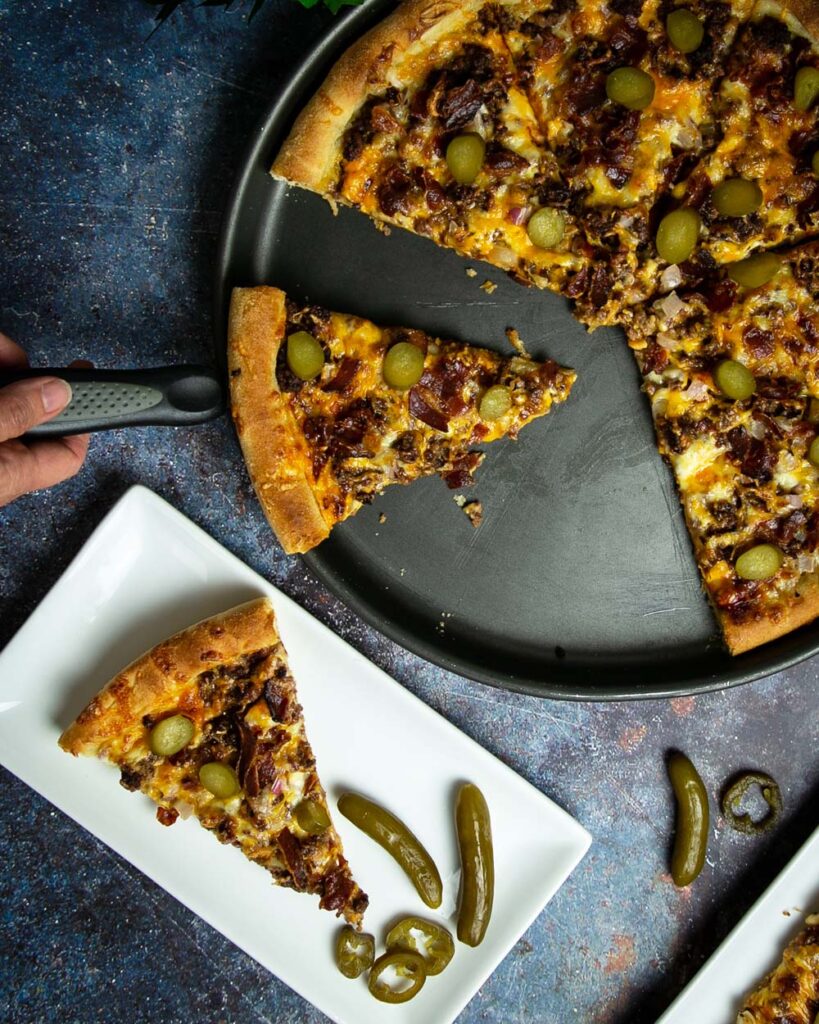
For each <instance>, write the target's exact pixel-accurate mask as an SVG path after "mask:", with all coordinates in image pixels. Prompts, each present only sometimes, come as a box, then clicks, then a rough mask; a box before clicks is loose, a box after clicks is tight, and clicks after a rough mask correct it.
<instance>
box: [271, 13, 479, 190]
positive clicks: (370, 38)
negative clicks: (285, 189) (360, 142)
mask: <svg viewBox="0 0 819 1024" xmlns="http://www.w3.org/2000/svg"><path fill="white" fill-rule="evenodd" d="M482 6H483V3H481V2H476V0H465V2H458V0H406V2H405V3H403V4H402V5H401V6H400V7H399V8H398V9H397V10H396V11H395V12H394V13H393V14H391V15H390V16H389V17H388V18H385V19H384V21H381V22H379V23H378V24H377V25H376V26H375V27H374V28H372V29H371V30H370V31H369V32H368V33H367V34H366V35H364V36H362V37H361V39H359V40H358V42H356V43H354V44H353V45H352V46H351V47H350V49H349V50H347V51H346V52H345V53H344V54H343V55H342V56H341V58H340V59H339V60H338V62H337V63H336V64H335V65H334V67H333V69H332V70H331V71H330V74H329V75H328V76H327V78H326V79H325V81H324V82H323V83H322V85H321V88H320V89H319V90H318V92H317V93H316V94H315V95H314V96H313V98H312V99H311V100H310V102H309V103H308V104H307V106H306V107H305V108H304V110H303V111H302V112H301V114H300V115H299V117H298V119H297V120H296V123H295V124H294V125H293V128H292V130H291V132H290V135H289V136H288V137H287V139H286V140H285V142H284V145H283V146H282V148H281V150H280V151H279V155H278V156H277V157H276V160H275V162H274V164H273V167H272V168H271V171H270V173H271V174H272V175H273V177H274V178H281V179H282V180H284V181H287V182H288V183H290V184H295V185H301V186H303V187H304V188H309V189H312V190H317V191H320V192H322V191H332V187H333V186H334V185H335V178H336V167H337V163H338V156H339V149H340V142H341V138H342V136H343V135H344V132H345V131H346V129H347V126H348V125H349V123H350V120H351V119H352V117H353V115H354V114H355V112H356V111H357V110H358V109H359V107H360V106H361V105H362V104H363V103H364V102H365V101H366V100H367V98H368V97H369V96H371V95H377V94H378V93H379V92H381V91H383V90H384V89H386V88H387V87H388V85H389V84H390V80H389V78H388V75H389V74H390V72H394V70H395V66H396V63H397V58H398V56H399V55H403V54H404V53H406V51H407V50H408V49H409V47H410V46H412V45H413V44H414V43H416V42H417V41H418V40H419V39H421V38H422V37H423V36H427V37H428V38H427V42H428V41H429V35H430V33H431V32H433V30H434V32H435V34H436V35H437V34H439V33H442V32H444V31H449V32H452V31H457V29H458V26H459V25H466V24H468V22H469V21H470V20H471V19H472V17H473V16H474V14H475V13H476V12H477V11H478V10H480V8H481V7H482ZM424 74H425V72H423V71H422V72H420V73H419V78H421V77H423V75H424Z"/></svg>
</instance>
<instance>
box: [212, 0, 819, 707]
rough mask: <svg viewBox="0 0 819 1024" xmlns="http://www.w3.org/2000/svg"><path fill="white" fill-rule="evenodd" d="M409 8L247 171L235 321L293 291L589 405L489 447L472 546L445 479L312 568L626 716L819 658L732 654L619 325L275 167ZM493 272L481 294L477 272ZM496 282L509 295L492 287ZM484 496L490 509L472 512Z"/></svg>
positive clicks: (341, 40)
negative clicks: (557, 385)
mask: <svg viewBox="0 0 819 1024" xmlns="http://www.w3.org/2000/svg"><path fill="white" fill-rule="evenodd" d="M392 6H393V5H392V4H390V3H386V2H380V0H373V2H371V3H368V4H366V5H365V6H363V7H361V8H358V9H357V10H355V11H354V12H352V13H351V14H349V15H347V16H346V17H344V18H343V19H342V20H340V21H339V22H338V23H337V24H336V25H334V27H333V29H332V30H331V31H330V32H329V33H328V34H327V35H326V36H325V37H324V38H323V39H322V40H321V41H320V42H319V43H318V44H317V45H316V46H315V48H314V49H313V51H312V52H311V53H310V54H309V55H308V56H307V57H306V58H305V60H304V62H303V63H302V65H301V66H300V68H299V69H298V70H297V71H296V73H295V74H294V75H293V78H292V79H291V81H290V83H289V85H288V86H287V88H286V89H285V91H284V92H283V93H282V95H281V96H279V98H278V99H277V100H276V102H275V103H274V104H273V106H272V107H271V109H270V111H269V113H268V114H267V116H266V117H265V119H264V121H263V122H262V124H261V125H260V126H259V130H258V133H257V135H256V136H255V137H254V139H253V141H252V144H251V146H250V148H249V150H248V152H247V154H246V156H245V158H244V161H243V164H242V167H241V171H240V173H239V176H238V179H237V182H236V184H235V187H234V190H233V193H232V195H231V197H230V199H229V203H228V208H227V212H226V216H225V221H224V226H223V233H222V238H221V244H220V250H219V256H218V267H217V280H216V297H215V301H216V307H215V324H216V331H217V351H224V337H225V324H226V319H227V307H228V302H229V296H230V289H231V288H232V287H233V286H236V285H252V284H262V283H267V284H275V285H277V286H278V287H280V288H283V289H284V290H285V291H287V292H288V293H289V294H290V295H292V296H293V297H294V298H296V299H298V300H305V301H310V302H314V303H319V304H321V305H324V306H326V307H328V308H330V309H335V310H340V311H344V312H350V313H356V314H358V315H360V316H364V317H367V318H369V319H372V320H374V321H375V322H376V323H380V324H385V325H386V324H402V325H408V326H414V327H420V328H423V329H424V330H427V331H430V332H432V333H435V334H437V335H439V336H441V337H451V338H459V339H463V340H468V341H472V342H477V343H480V344H484V345H486V346H488V347H491V348H494V349H497V350H499V351H511V349H510V348H509V344H508V342H507V340H506V337H505V333H504V331H505V328H507V327H514V328H516V329H517V330H518V331H519V333H520V335H521V337H522V339H523V340H524V342H525V343H526V344H527V346H528V347H529V348H530V350H531V351H532V353H533V354H534V355H535V356H538V357H544V356H551V357H553V358H555V359H557V360H558V361H559V362H561V363H562V364H564V365H566V366H571V367H574V368H575V369H576V370H577V371H578V381H577V384H576V385H575V388H574V391H573V393H572V395H571V397H570V399H569V401H568V402H567V403H566V404H565V405H563V406H559V407H556V408H555V409H553V411H552V413H551V414H550V415H549V416H547V417H545V418H544V419H541V420H539V421H537V422H535V423H533V424H531V425H530V426H528V427H526V428H525V429H524V430H523V432H522V433H521V435H520V438H519V440H518V441H516V442H513V441H501V442H498V443H496V444H494V445H490V446H489V447H488V448H487V458H486V461H485V463H484V465H483V467H482V468H481V469H480V470H479V471H478V474H477V484H476V486H475V487H474V488H472V492H473V493H474V497H477V498H479V499H480V500H481V502H482V503H483V511H484V520H483V524H482V525H481V526H480V527H479V528H478V529H474V528H473V527H472V525H471V524H470V522H469V520H468V519H467V517H466V516H465V515H464V513H463V512H462V511H461V509H460V508H459V507H458V506H457V505H456V503H455V502H454V501H453V492H451V491H449V490H447V488H446V486H445V485H444V483H443V481H441V480H439V479H437V478H434V479H427V480H422V481H419V482H418V483H415V484H413V485H412V486H411V487H391V488H388V489H387V491H386V492H385V493H384V494H383V495H382V496H381V497H379V498H378V499H376V501H375V502H374V504H373V505H372V506H370V507H368V508H365V509H363V510H362V511H361V512H359V513H358V515H356V516H355V517H354V518H353V519H351V520H349V521H348V522H346V523H344V524H342V525H341V526H339V527H337V528H336V529H335V530H334V531H333V534H332V536H331V537H330V539H329V540H327V541H325V542H324V543H323V544H321V545H320V546H319V547H318V548H316V549H315V550H314V551H311V552H310V553H309V554H308V555H306V556H305V561H306V562H307V564H308V565H309V566H310V568H311V569H312V570H313V571H314V572H315V573H316V574H317V575H318V576H319V577H320V579H321V580H322V581H323V582H324V583H325V584H326V585H327V586H328V587H329V589H330V590H331V591H333V593H335V594H336V595H337V596H338V597H339V598H341V600H343V601H344V602H345V603H346V604H348V605H349V606H350V607H351V608H352V609H354V610H355V611H356V612H357V613H358V614H359V615H361V616H362V617H363V618H364V619H366V620H367V621H368V622H369V623H370V624H372V625H373V626H375V628H376V629H378V630H380V631H381V632H382V633H385V634H386V635H387V636H389V637H391V638H392V639H393V640H395V641H397V642H398V643H399V644H401V645H402V646H404V647H406V648H408V649H409V650H411V651H414V652H415V653H416V654H419V655H421V656H422V657H424V658H427V659H428V660H430V661H432V662H435V663H437V664H438V665H441V666H443V667H444V668H447V669H450V670H452V671H454V672H458V673H460V674H462V675H465V676H469V677H471V678H474V679H478V680H481V681H482V682H485V683H490V684H492V685H495V686H500V687H505V688H508V689H512V690H518V691H522V692H525V693H529V694H535V695H538V696H542V697H557V698H570V699H578V700H614V699H623V698H648V697H658V696H677V695H682V694H690V693H695V692H698V691H705V690H714V689H720V688H723V687H727V686H732V685H735V684H737V683H742V682H747V681H749V680H751V679H756V678H759V677H760V676H765V675H769V674H771V673H773V672H776V671H779V670H781V669H784V668H787V667H788V666H789V665H792V664H795V663H796V662H798V661H800V660H802V659H804V658H806V657H808V656H810V655H812V654H814V653H816V651H817V650H819V624H814V625H811V626H808V627H805V628H803V629H802V630H800V631H798V632H796V633H794V634H791V635H790V636H787V637H785V638H783V639H781V640H779V641H776V642H775V643H772V644H769V645H767V646H765V647H763V648H761V649H758V650H756V651H753V652H750V653H748V654H745V655H742V656H740V657H737V658H732V657H731V656H730V655H729V654H728V653H727V652H726V650H725V648H724V647H723V645H722V642H721V640H720V638H719V632H718V629H717V626H716V622H715V620H714V617H713V615H712V613H711V611H710V608H709V605H708V602H707V600H706V598H705V596H704V594H703V592H702V589H701V586H700V581H699V576H698V573H697V569H696V566H695V563H694V559H693V556H692V552H691V546H690V543H689V539H688V536H687V534H686V530H685V526H684V523H683V518H682V512H681V509H680V505H679V501H678V499H677V496H676V492H675V489H674V484H673V480H672V478H671V474H670V472H669V470H668V469H667V467H666V466H665V464H664V463H663V461H662V460H661V458H660V457H659V455H658V454H657V452H656V449H655V445H654V434H653V429H652V425H651V419H650V415H649V410H648V404H647V402H646V400H645V399H644V396H643V395H642V394H641V393H640V383H639V378H638V374H637V369H636V365H635V363H634V360H633V358H632V356H631V353H630V351H629V349H628V348H627V346H626V344H625V342H624V339H623V336H622V334H621V333H620V331H619V330H617V329H604V330H598V331H596V332H594V333H593V334H588V333H587V332H586V331H585V329H584V328H583V327H582V326H581V325H580V324H579V323H577V322H576V321H575V320H574V319H573V318H572V316H571V314H570V312H569V307H568V305H567V303H566V302H565V301H564V300H563V299H561V298H560V297H558V296H556V295H552V294H550V293H545V292H537V291H535V290H533V289H527V288H524V287H522V286H521V285H518V284H516V283H514V282H513V281H511V280H510V279H508V278H506V277H505V276H504V275H503V274H502V273H501V272H500V271H497V270H495V269H493V268H491V267H488V266H487V265H485V264H480V263H478V264H470V263H468V262H467V261H465V260H464V259H462V258H461V257H459V256H457V255H455V254H454V253H451V252H448V251H445V250H443V249H440V248H438V247H437V246H435V245H434V244H433V243H432V242H430V241H428V240H426V239H422V238H417V237H415V236H413V235H411V234H409V233H406V232H403V231H400V230H397V229H396V230H393V231H392V232H391V233H390V234H389V235H387V234H385V233H382V232H379V231H378V230H376V228H375V226H374V225H373V224H372V223H371V222H370V220H369V219H368V218H367V217H365V216H364V215H363V214H360V213H358V212H356V211H353V210H348V209H341V210H339V212H338V214H337V215H334V214H333V212H332V210H331V208H330V206H329V205H328V204H327V203H326V202H324V201H323V200H322V199H320V198H319V197H317V196H314V195H312V194H310V193H307V192H304V191H301V190H299V189H295V188H287V187H285V186H284V185H282V184H280V183H277V182H274V181H273V180H272V179H271V178H270V176H269V174H268V168H269V167H270V164H271V163H272V160H273V157H274V155H275V153H276V150H277V148H278V146H279V145H280V144H281V142H282V140H283V139H284V137H285V135H286V134H287V132H288V130H289V128H290V126H291V124H292V122H293V120H294V118H295V117H296V115H297V114H298V112H299V110H300V109H301V108H302V106H303V105H304V104H305V103H306V102H307V101H308V99H309V98H310V96H311V95H312V94H313V92H314V91H315V89H316V88H317V87H318V85H319V84H320V82H321V81H322V79H323V77H324V75H325V74H326V73H327V71H328V69H329V68H330V66H331V65H332V64H333V62H334V61H335V60H336V59H337V58H338V57H339V56H340V54H341V53H342V51H343V50H344V49H345V48H346V47H347V46H348V45H350V43H351V42H353V40H354V39H355V38H357V37H358V36H359V35H361V34H362V32H364V31H365V30H366V29H367V28H368V27H369V26H370V25H371V24H372V23H374V22H375V21H376V20H378V19H379V18H380V17H382V16H383V15H384V14H385V13H386V12H387V11H388V10H389V9H390V8H391V7H392ZM469 266H474V269H475V270H477V276H476V277H469V276H467V274H466V270H467V267H469ZM487 280H489V281H492V282H493V283H495V284H496V285H497V288H496V290H495V291H494V292H492V293H491V294H490V293H489V291H488V290H483V289H481V288H480V285H481V284H482V283H483V282H485V281H487ZM470 496H472V495H470Z"/></svg>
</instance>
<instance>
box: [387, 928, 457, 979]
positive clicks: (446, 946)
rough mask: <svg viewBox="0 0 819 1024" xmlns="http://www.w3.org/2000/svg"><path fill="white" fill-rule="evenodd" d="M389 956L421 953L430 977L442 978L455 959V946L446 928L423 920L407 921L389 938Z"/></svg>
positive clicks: (392, 929)
mask: <svg viewBox="0 0 819 1024" xmlns="http://www.w3.org/2000/svg"><path fill="white" fill-rule="evenodd" d="M386 945H387V952H388V953H394V952H405V953H417V954H418V955H419V956H422V957H423V958H424V966H425V969H426V972H427V977H432V976H433V975H435V974H440V973H441V971H442V970H443V969H444V968H445V967H446V966H447V964H448V963H449V961H450V960H451V959H452V957H453V956H454V955H455V942H454V940H453V938H452V936H451V935H450V933H449V932H448V931H447V930H446V928H444V927H443V926H442V925H439V924H435V922H434V921H426V920H424V918H422V917H405V918H404V919H403V920H402V921H399V922H398V924H397V925H395V927H394V928H391V929H390V931H389V933H388V934H387V942H386Z"/></svg>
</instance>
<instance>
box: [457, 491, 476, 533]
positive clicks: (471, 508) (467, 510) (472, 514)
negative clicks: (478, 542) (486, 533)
mask: <svg viewBox="0 0 819 1024" xmlns="http://www.w3.org/2000/svg"><path fill="white" fill-rule="evenodd" d="M452 500H453V501H454V502H455V504H456V505H457V506H458V508H460V509H462V510H463V513H464V515H465V516H466V517H467V519H468V520H469V521H470V523H472V525H473V526H474V527H475V529H476V530H477V528H478V527H479V526H480V525H481V523H482V522H483V505H482V504H481V503H480V502H479V501H478V500H477V499H476V498H473V499H472V501H467V500H466V497H465V495H463V494H453V495H452Z"/></svg>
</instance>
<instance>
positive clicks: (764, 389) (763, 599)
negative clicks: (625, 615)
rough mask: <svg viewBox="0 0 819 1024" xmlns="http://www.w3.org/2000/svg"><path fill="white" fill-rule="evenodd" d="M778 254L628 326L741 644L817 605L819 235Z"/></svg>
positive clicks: (695, 530)
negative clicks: (748, 278) (757, 277)
mask: <svg viewBox="0 0 819 1024" xmlns="http://www.w3.org/2000/svg"><path fill="white" fill-rule="evenodd" d="M770 260H771V262H772V266H771V267H769V268H768V270H767V273H769V274H770V279H769V280H768V281H767V282H766V283H764V284H760V285H758V286H757V287H755V288H748V287H743V286H742V285H740V284H738V283H737V282H736V281H734V280H733V279H732V278H731V277H730V276H729V274H730V273H731V272H734V273H735V271H732V270H731V266H734V267H735V266H736V265H735V264H734V265H729V267H728V268H727V269H723V270H721V271H720V272H719V274H717V275H716V276H714V277H713V278H712V279H709V280H708V281H707V282H704V283H702V284H701V285H700V286H698V289H696V290H692V291H691V292H685V291H681V292H680V293H679V294H678V293H676V292H674V293H672V294H670V295H667V296H663V297H661V298H659V299H657V300H655V301H654V302H653V303H652V304H651V305H650V306H648V307H645V308H644V309H643V310H642V312H641V315H640V317H639V319H638V320H637V321H636V322H635V323H634V324H633V325H632V326H631V327H630V328H629V334H630V341H631V344H632V346H633V347H634V348H635V355H636V357H637V361H638V363H639V366H640V369H641V371H642V375H643V382H644V383H643V387H644V390H645V392H646V394H647V395H648V397H649V399H650V401H651V408H652V413H653V417H654V423H655V428H656V433H657V440H658V445H659V449H660V452H661V453H662V454H663V455H664V456H665V458H666V459H667V460H668V462H669V463H670V464H671V467H672V469H673V472H674V475H675V479H676V483H677V488H678V491H679V494H680V498H681V500H682V505H683V510H684V513H685V519H686V523H687V525H688V529H689V532H690V534H691V537H692V539H693V542H694V552H695V556H696V559H697V562H698V564H699V568H700V571H701V573H702V577H703V581H704V585H705V588H706V590H707V592H708V594H709V596H710V598H711V600H712V603H713V606H714V608H715V609H716V612H717V615H718V617H719V619H720V622H721V625H722V629H723V633H724V635H725V639H726V641H727V643H728V646H729V648H730V650H731V651H732V652H734V653H739V652H741V651H744V650H747V649H748V648H750V647H755V646H757V645H758V644H760V643H764V642H766V641H767V640H770V639H773V638H774V637H776V636H780V635H781V634H782V633H786V632H788V631H790V630H791V629H794V628H795V627H796V626H798V625H801V624H802V623H803V622H807V621H810V620H811V619H813V618H815V617H816V615H817V614H819V468H817V467H819V440H817V429H819V401H817V398H819V243H817V242H813V243H806V244H804V245H801V246H797V247H794V248H793V249H790V250H787V251H783V252H781V253H778V254H776V255H775V256H774V255H773V254H771V255H770ZM763 269H764V267H763ZM760 559H761V563H760V564H759V565H756V564H755V562H756V561H759V560H760ZM766 567H767V569H769V570H773V571H765V569H766Z"/></svg>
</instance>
